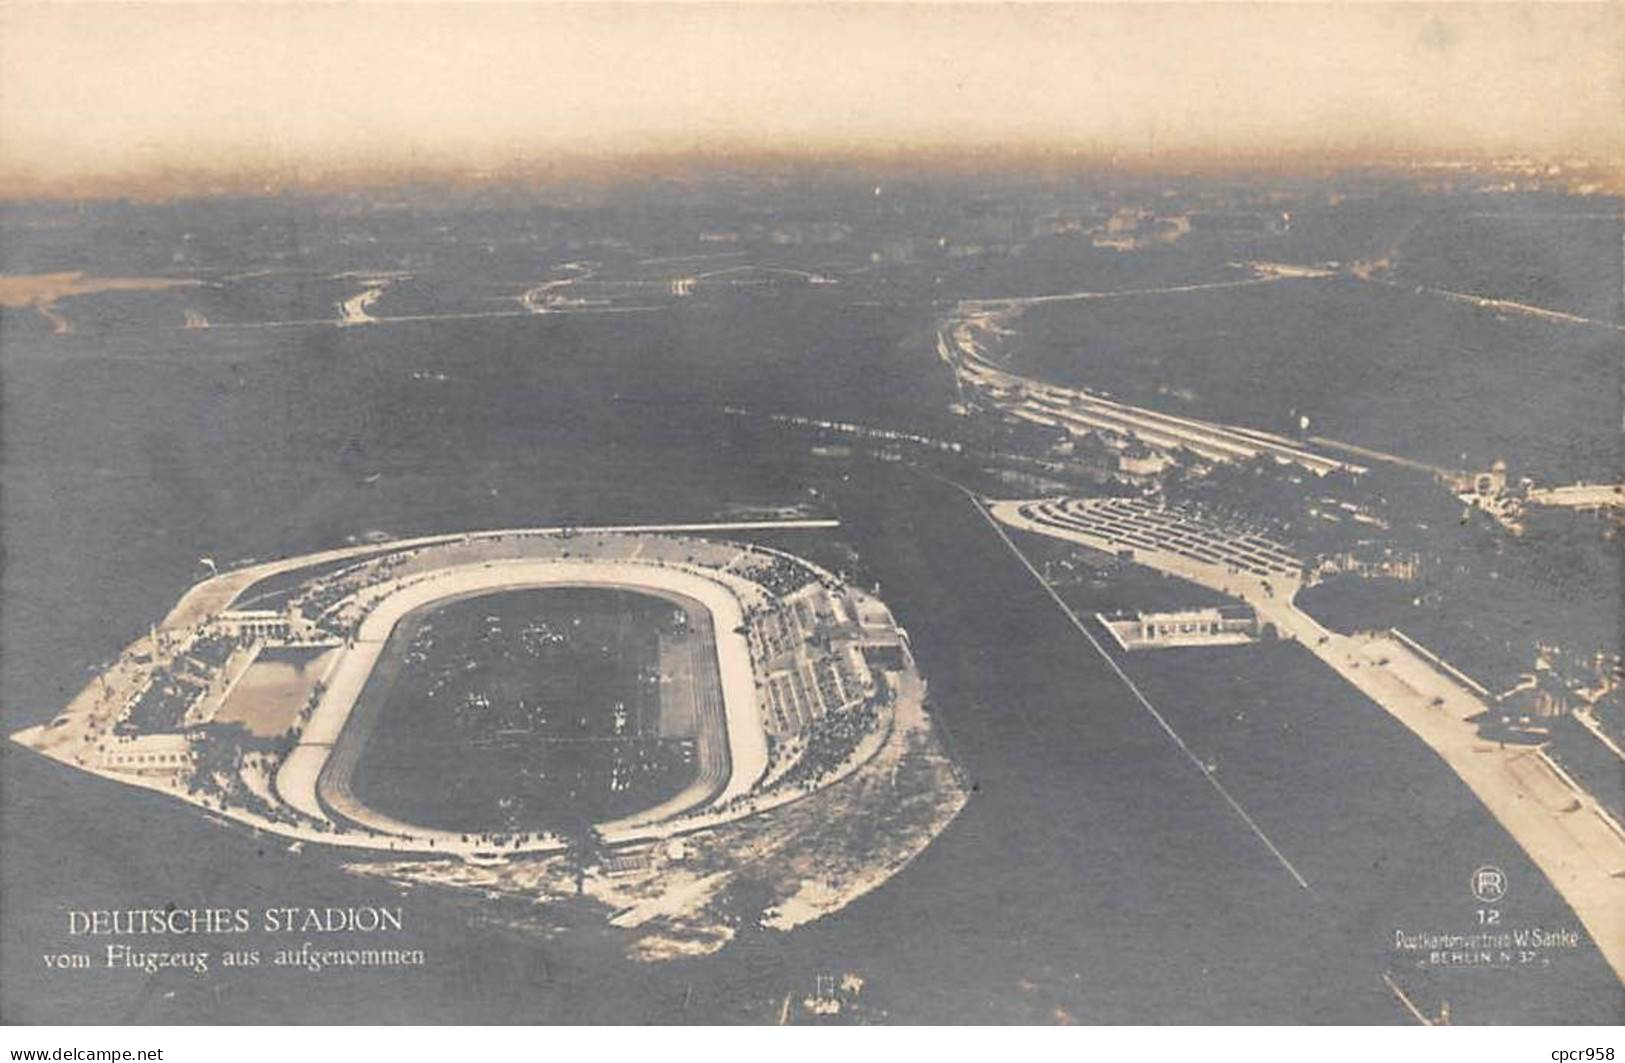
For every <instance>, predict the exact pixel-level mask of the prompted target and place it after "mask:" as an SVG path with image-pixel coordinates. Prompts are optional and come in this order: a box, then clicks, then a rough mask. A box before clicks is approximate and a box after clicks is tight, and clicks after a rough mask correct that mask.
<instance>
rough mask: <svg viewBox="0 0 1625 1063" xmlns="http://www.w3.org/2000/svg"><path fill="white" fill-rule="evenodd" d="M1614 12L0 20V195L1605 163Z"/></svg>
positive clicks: (289, 15) (1019, 8) (661, 10)
mask: <svg viewBox="0 0 1625 1063" xmlns="http://www.w3.org/2000/svg"><path fill="white" fill-rule="evenodd" d="M1621 55H1625V18H1622V16H1621V13H1620V8H1619V7H1618V6H1617V5H1602V4H1598V5H1556V4H1493V5H1472V4H1443V5H1427V4H1398V5H1388V4H1351V5H1296V4H1263V5H1239V4H1227V3H1221V4H1196V5H1185V4H1150V5H1137V4H1115V3H1111V4H1099V5H1084V6H1074V5H1057V6H1051V5H1036V4H1035V5H1026V4H1014V5H1007V4H966V5H952V4H938V5H922V6H915V5H901V4H899V5H892V4H882V5H861V6H860V5H845V4H829V5H780V4H761V5H737V6H735V5H728V6H722V5H708V4H653V5H633V4H589V5H554V4H537V5H519V6H510V5H496V4H489V5H488V4H470V5H456V6H452V5H419V4H407V5H372V4H368V5H302V4H267V5H252V6H250V5H243V6H236V5H232V6H215V5H207V6H205V5H195V6H194V5H174V6H167V5H144V4H143V5H91V4H71V3H70V4H63V5H45V4H19V5H10V6H8V7H7V8H5V9H4V11H3V12H0V142H3V143H4V144H5V151H4V156H3V162H0V194H5V195H29V196H37V195H45V196H50V195H72V194H80V193H82V192H87V191H92V192H103V193H106V192H112V193H128V194H142V193H153V192H161V191H163V190H164V189H166V188H187V189H191V190H197V189H201V188H207V187H218V188H221V189H227V190H235V191H244V190H254V189H256V188H258V187H260V186H263V185H267V184H275V185H282V186H286V185H310V186H320V185H323V184H332V185H343V184H346V183H375V182H378V181H380V180H382V179H387V178H391V177H421V176H438V177H453V178H455V177H466V176H471V175H477V174H487V173H499V174H500V173H509V174H524V173H536V172H558V173H566V174H567V173H569V172H603V171H606V170H608V171H612V172H613V171H615V170H616V169H617V168H620V169H623V170H624V169H635V168H636V167H637V166H639V165H644V166H648V165H660V164H666V163H670V162H671V161H672V160H678V161H681V160H695V159H698V160H702V161H706V160H710V161H715V160H724V161H734V160H742V161H747V162H748V161H751V160H767V161H772V162H790V163H795V162H798V161H802V160H815V161H816V160H819V159H829V158H857V159H869V160H874V161H877V162H885V161H888V160H892V159H896V158H899V157H901V158H905V159H907V158H918V159H926V160H935V161H942V162H952V161H954V159H955V157H956V155H959V154H960V153H963V155H964V156H965V157H966V158H969V159H971V160H982V161H984V162H985V161H988V160H993V161H997V160H1001V159H1005V160H1010V161H1014V162H1018V163H1019V162H1020V161H1021V160H1023V159H1029V158H1031V159H1041V160H1054V159H1063V160H1064V159H1076V160H1079V161H1080V162H1082V163H1086V164H1087V163H1100V162H1117V163H1120V164H1122V165H1126V166H1147V165H1150V166H1156V165H1169V166H1198V167H1200V166H1204V165H1224V164H1234V163H1236V162H1237V161H1245V162H1247V163H1248V164H1250V165H1257V166H1260V167H1265V168H1267V167H1268V166H1270V165H1281V166H1292V165H1301V164H1302V163H1303V162H1304V161H1305V160H1315V161H1324V162H1327V163H1332V164H1355V165H1357V164H1359V163H1362V162H1371V161H1389V160H1393V159H1396V158H1421V157H1429V158H1439V157H1464V158H1486V157H1490V156H1495V155H1507V154H1513V153H1520V152H1522V153H1531V154H1539V155H1554V156H1567V157H1574V158H1580V159H1585V160H1587V161H1589V162H1591V163H1593V164H1603V165H1609V164H1613V163H1615V162H1617V160H1619V159H1620V158H1622V157H1625V123H1621V122H1620V121H1619V105H1620V101H1621V99H1622V98H1625V64H1622V61H1621V59H1620V56H1621Z"/></svg>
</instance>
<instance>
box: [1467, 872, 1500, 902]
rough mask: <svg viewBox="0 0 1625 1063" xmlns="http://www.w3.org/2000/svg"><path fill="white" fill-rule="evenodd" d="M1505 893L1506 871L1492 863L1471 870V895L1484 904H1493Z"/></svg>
mask: <svg viewBox="0 0 1625 1063" xmlns="http://www.w3.org/2000/svg"><path fill="white" fill-rule="evenodd" d="M1506 895H1507V873H1506V872H1505V871H1502V870H1501V869H1500V868H1498V867H1495V866H1493V865H1485V866H1484V867H1481V868H1479V869H1478V870H1477V871H1474V872H1473V896H1474V897H1477V898H1478V899H1479V900H1480V901H1482V902H1483V903H1485V904H1495V903H1497V902H1499V901H1500V900H1501V898H1502V897H1505V896H1506Z"/></svg>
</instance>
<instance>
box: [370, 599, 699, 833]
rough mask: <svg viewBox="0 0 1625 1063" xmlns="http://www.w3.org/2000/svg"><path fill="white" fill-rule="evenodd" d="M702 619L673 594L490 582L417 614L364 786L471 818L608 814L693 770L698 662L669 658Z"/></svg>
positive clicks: (441, 823) (534, 822)
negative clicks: (681, 665)
mask: <svg viewBox="0 0 1625 1063" xmlns="http://www.w3.org/2000/svg"><path fill="white" fill-rule="evenodd" d="M691 621H692V618H691V616H690V612H689V610H688V609H685V608H684V607H683V606H681V605H678V604H676V603H674V602H672V601H669V600H666V599H664V598H659V597H655V596H652V595H645V594H637V593H632V592H628V591H620V590H607V589H600V588H575V587H571V588H549V589H546V590H525V591H508V592H502V593H498V594H490V595H482V596H479V597H475V598H471V599H466V600H463V601H458V602H454V603H452V604H450V605H447V606H444V607H442V608H439V609H435V610H432V611H430V612H428V613H426V614H425V615H423V616H421V617H419V618H418V620H417V622H416V623H415V624H412V625H406V624H403V625H402V627H401V628H400V629H397V632H396V634H395V635H394V636H393V637H392V638H391V645H390V646H389V647H388V648H387V649H386V651H385V653H386V655H387V656H390V657H395V658H397V659H398V660H399V662H400V673H399V677H398V679H397V680H396V681H395V683H394V684H393V687H392V689H391V690H390V691H389V693H388V694H387V696H386V700H385V703H384V705H383V706H382V712H381V720H380V723H381V726H379V727H377V728H376V729H375V730H374V731H373V732H372V735H371V737H370V738H369V739H368V742H367V745H366V747H365V749H364V750H363V752H362V753H361V756H360V759H359V761H358V763H357V768H356V776H355V784H354V786H355V792H356V794H357V796H358V797H359V798H360V799H361V800H362V801H363V802H364V803H366V804H367V805H369V806H371V807H374V808H377V809H378V810H380V811H382V812H386V813H388V814H390V815H394V816H398V817H400V818H402V819H405V820H408V821H410V822H413V823H420V824H423V825H426V826H435V827H441V828H444V829H451V830H461V831H468V832H476V831H517V830H535V829H542V828H547V827H558V826H560V825H562V824H567V823H574V822H579V821H582V820H583V819H585V820H586V821H592V822H597V821H601V820H605V819H612V818H614V817H616V816H620V815H625V814H628V813H631V812H635V811H638V810H640V809H642V808H646V807H648V806H650V805H653V804H656V803H658V802H660V801H662V800H664V799H666V798H667V797H670V796H671V795H672V794H674V793H676V792H677V791H679V790H681V789H682V788H683V787H684V786H686V785H687V784H688V783H689V782H690V781H691V779H692V778H693V775H694V772H695V763H694V761H695V751H694V741H693V719H694V713H693V710H692V707H691V705H692V702H693V698H694V694H693V691H692V679H693V676H692V672H693V666H692V665H691V664H690V666H689V667H687V668H685V669H682V670H673V672H672V673H671V674H667V672H666V667H665V666H666V665H667V664H668V663H669V662H670V661H671V660H672V659H673V657H674V656H676V654H674V652H673V651H674V650H682V651H683V652H682V653H681V656H682V658H683V659H684V660H685V662H686V661H688V660H689V658H690V656H691V655H690V654H689V653H688V652H687V650H688V644H689V643H690V642H691V641H692V640H693V637H694V635H695V632H696V631H697V629H698V625H695V624H693V623H692V622H691ZM713 656H714V655H713ZM425 779H433V780H434V784H433V785H432V786H425V785H424V780H425Z"/></svg>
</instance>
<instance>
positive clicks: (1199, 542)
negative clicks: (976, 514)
mask: <svg viewBox="0 0 1625 1063" xmlns="http://www.w3.org/2000/svg"><path fill="white" fill-rule="evenodd" d="M1020 513H1021V515H1022V516H1023V517H1025V518H1026V519H1028V520H1030V521H1032V522H1033V523H1035V524H1038V525H1040V526H1041V527H1048V528H1055V529H1057V530H1059V531H1068V532H1078V533H1081V534H1084V535H1089V536H1092V537H1094V538H1098V539H1102V540H1105V541H1106V542H1108V543H1110V544H1111V545H1113V546H1128V547H1138V548H1140V549H1142V550H1164V551H1167V552H1169V553H1173V554H1178V555H1179V556H1181V557H1186V558H1189V559H1191V560H1193V561H1200V562H1203V563H1204V564H1209V565H1224V566H1227V567H1230V568H1235V569H1239V570H1241V571H1243V572H1250V573H1252V574H1253V575H1256V576H1295V575H1297V574H1298V573H1299V571H1300V569H1301V566H1300V564H1299V562H1298V560H1297V559H1296V558H1295V557H1293V556H1292V554H1291V552H1290V551H1288V550H1287V549H1286V548H1285V547H1283V546H1281V545H1280V544H1278V543H1275V542H1272V541H1271V540H1269V539H1267V538H1265V537H1264V536H1262V535H1260V534H1258V532H1257V530H1256V529H1251V528H1249V529H1246V530H1232V529H1227V528H1222V527H1218V526H1216V525H1214V524H1213V523H1211V522H1210V521H1208V520H1206V519H1204V518H1203V517H1201V516H1199V515H1197V514H1195V513H1191V512H1189V511H1187V510H1184V509H1181V508H1170V507H1167V506H1160V505H1157V504H1155V503H1151V502H1147V501H1145V500H1144V499H1137V498H1104V499H1069V500H1065V501H1058V502H1035V503H1029V504H1028V505H1025V506H1022V507H1021V509H1020Z"/></svg>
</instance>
